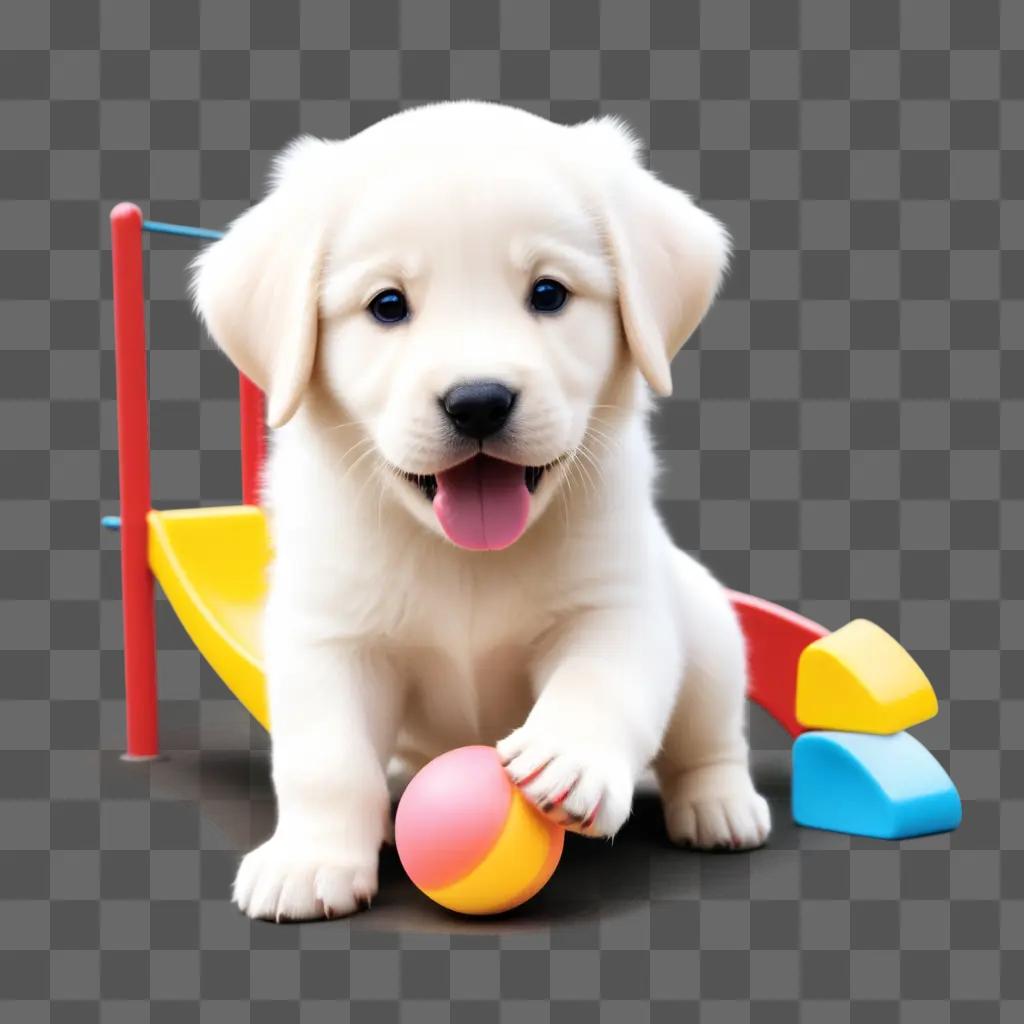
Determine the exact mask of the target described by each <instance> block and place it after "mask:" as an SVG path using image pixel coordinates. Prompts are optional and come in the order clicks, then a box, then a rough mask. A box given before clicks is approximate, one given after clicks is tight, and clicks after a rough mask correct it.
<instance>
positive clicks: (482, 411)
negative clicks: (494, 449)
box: [441, 380, 516, 441]
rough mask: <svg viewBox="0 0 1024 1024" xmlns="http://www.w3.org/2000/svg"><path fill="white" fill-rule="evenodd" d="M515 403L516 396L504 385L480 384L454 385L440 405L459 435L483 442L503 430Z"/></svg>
mask: <svg viewBox="0 0 1024 1024" xmlns="http://www.w3.org/2000/svg"><path fill="white" fill-rule="evenodd" d="M515 401H516V396H515V393H514V392H512V391H509V389H508V388H507V387H505V385H504V384H499V383H498V382H497V381H493V380H481V381H473V382H472V383H469V384H457V385H456V386H455V387H453V388H452V389H451V390H450V391H449V392H448V393H447V394H446V395H445V396H444V397H443V398H442V399H441V405H442V407H443V408H444V411H445V413H446V414H447V415H448V419H450V420H451V421H452V423H453V424H455V429H456V430H457V431H458V432H459V433H460V434H464V435H465V436H466V437H472V438H475V439H476V440H477V441H482V440H483V439H484V438H485V437H490V436H491V435H492V434H496V433H497V432H498V431H499V430H501V428H502V427H503V426H505V423H506V421H507V420H508V417H509V414H510V413H511V412H512V406H513V405H514V404H515Z"/></svg>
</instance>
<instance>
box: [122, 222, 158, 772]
mask: <svg viewBox="0 0 1024 1024" xmlns="http://www.w3.org/2000/svg"><path fill="white" fill-rule="evenodd" d="M110 235H111V252H112V257H113V266H114V273H113V283H114V357H115V363H116V376H117V446H118V474H119V479H120V488H121V602H122V605H123V609H124V688H125V715H126V719H127V723H126V724H127V729H126V736H127V739H126V747H127V749H126V753H125V756H126V757H127V758H151V757H156V756H157V755H158V754H159V753H160V741H159V736H158V729H157V690H156V621H155V610H154V606H153V574H152V573H151V572H150V569H149V555H148V550H147V548H148V526H147V523H146V515H147V513H148V512H149V509H150V490H149V398H148V395H147V387H146V311H145V296H144V284H143V276H142V211H141V210H140V209H139V208H138V207H137V206H134V205H132V204H131V203H121V204H119V205H118V206H115V207H114V209H113V210H112V211H111V213H110Z"/></svg>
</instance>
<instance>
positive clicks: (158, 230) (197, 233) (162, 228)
mask: <svg viewBox="0 0 1024 1024" xmlns="http://www.w3.org/2000/svg"><path fill="white" fill-rule="evenodd" d="M142 230H143V231H151V232H153V233H154V234H157V235H185V236H186V237H188V238H206V239H210V240H211V241H216V240H217V239H218V238H223V237H224V232H223V231H214V230H212V229H211V228H193V227H190V226H189V225H188V224H165V223H164V222H163V221H160V220H144V221H143V222H142Z"/></svg>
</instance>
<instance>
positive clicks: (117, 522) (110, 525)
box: [100, 516, 121, 530]
mask: <svg viewBox="0 0 1024 1024" xmlns="http://www.w3.org/2000/svg"><path fill="white" fill-rule="evenodd" d="M100 526H102V527H103V529H104V530H120V529H121V517H120V516H104V517H103V518H102V519H101V520H100Z"/></svg>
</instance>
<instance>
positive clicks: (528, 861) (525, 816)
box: [423, 789, 565, 914]
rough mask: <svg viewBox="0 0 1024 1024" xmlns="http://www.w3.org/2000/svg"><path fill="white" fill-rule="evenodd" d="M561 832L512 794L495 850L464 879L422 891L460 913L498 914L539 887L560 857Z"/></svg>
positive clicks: (522, 901) (517, 792)
mask: <svg viewBox="0 0 1024 1024" xmlns="http://www.w3.org/2000/svg"><path fill="white" fill-rule="evenodd" d="M564 840H565V833H564V832H563V830H562V829H561V828H559V827H558V826H557V825H555V824H553V823H552V822H550V821H548V819H547V818H545V817H544V816H543V815H542V814H541V813H540V812H539V811H538V810H537V809H536V808H535V807H533V805H532V804H530V803H529V802H528V801H527V799H526V798H525V797H524V796H523V795H522V793H520V792H519V790H517V789H514V790H513V791H512V802H511V804H510V805H509V811H508V817H507V818H506V819H505V826H504V828H503V829H502V830H501V833H500V834H499V836H498V838H497V839H496V840H495V843H494V846H492V847H491V849H490V850H489V851H488V853H487V856H486V857H484V859H483V860H482V861H480V863H479V864H478V865H477V866H476V867H475V868H473V870H472V871H470V872H469V874H468V875H466V876H465V877H463V878H460V879H459V880H458V881H457V882H452V883H451V885H446V886H443V887H441V888H440V889H424V890H423V891H424V892H425V893H426V894H427V895H428V896H429V897H430V898H431V899H432V900H433V901H434V902H435V903H440V904H441V906H442V907H447V908H448V909H449V910H454V911H457V912H458V913H460V914H500V913H501V912H502V911H505V910H511V909H512V908H513V907H518V906H519V904H520V903H525V902H526V901H527V900H528V899H529V898H530V897H531V896H533V895H535V894H536V893H537V892H539V891H540V889H541V888H543V886H544V884H545V883H546V882H547V880H548V879H549V878H550V877H551V876H552V874H553V873H554V870H555V868H556V867H557V866H558V860H559V858H560V857H561V856H562V844H563V842H564Z"/></svg>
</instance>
